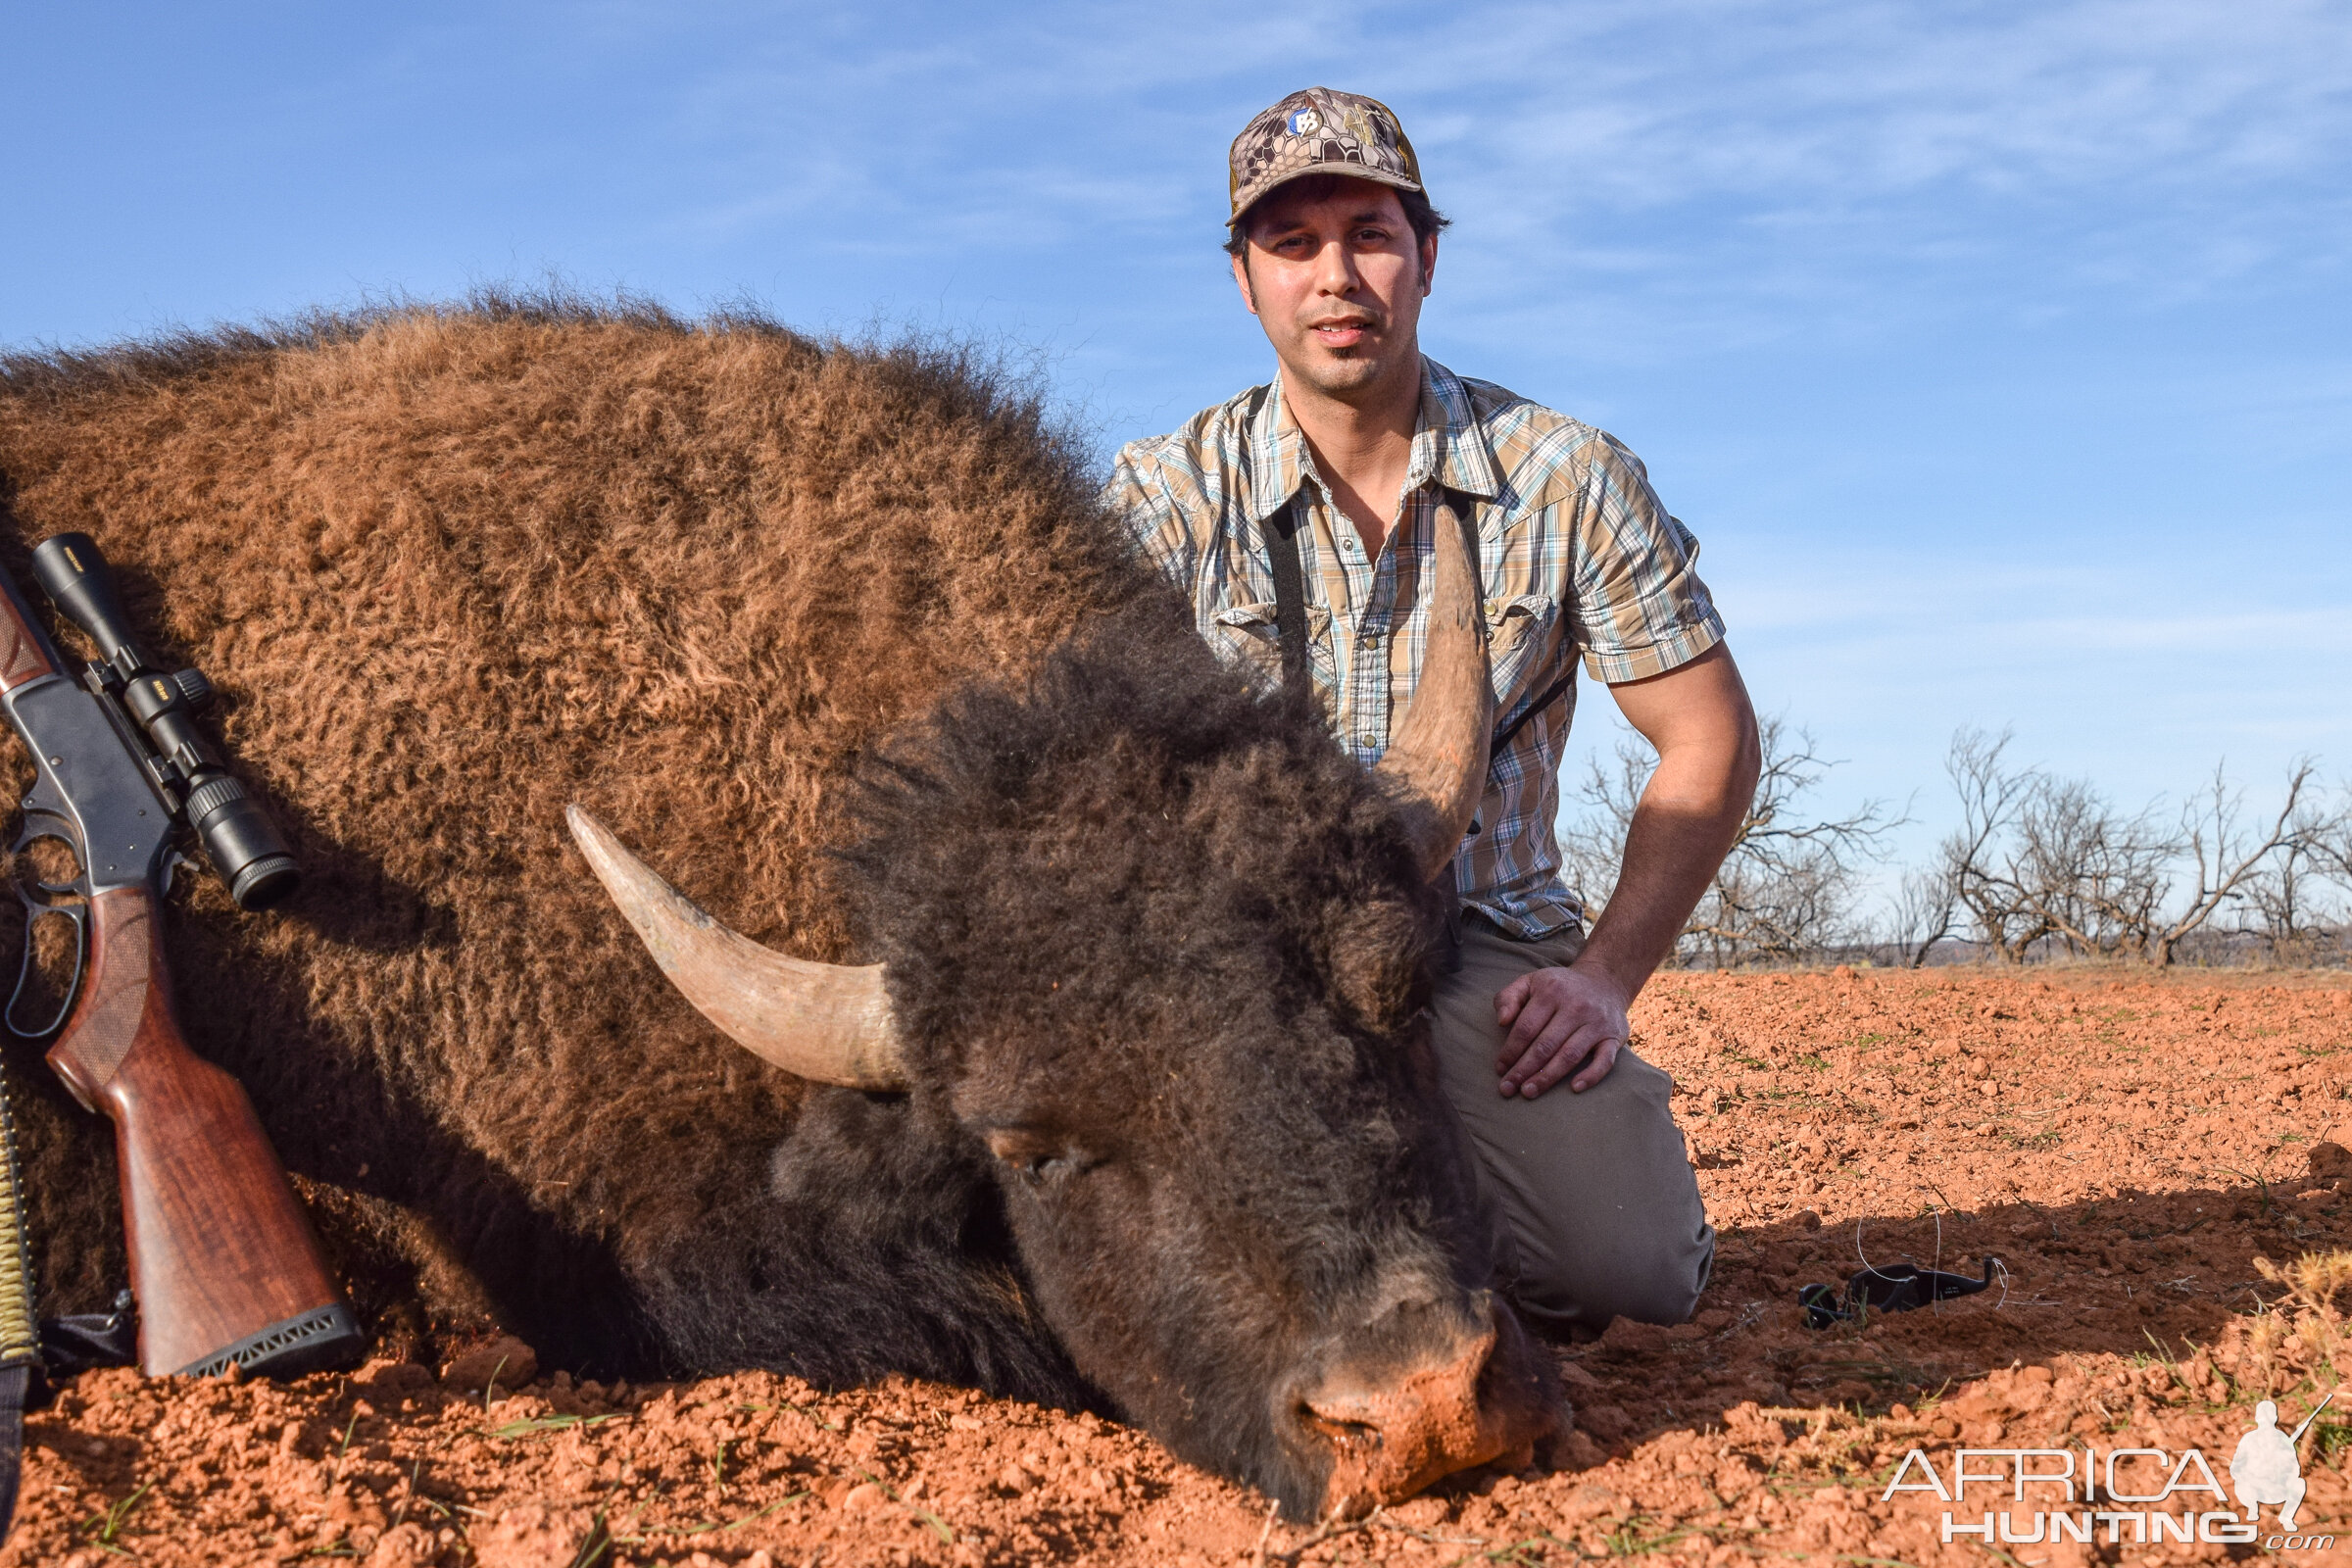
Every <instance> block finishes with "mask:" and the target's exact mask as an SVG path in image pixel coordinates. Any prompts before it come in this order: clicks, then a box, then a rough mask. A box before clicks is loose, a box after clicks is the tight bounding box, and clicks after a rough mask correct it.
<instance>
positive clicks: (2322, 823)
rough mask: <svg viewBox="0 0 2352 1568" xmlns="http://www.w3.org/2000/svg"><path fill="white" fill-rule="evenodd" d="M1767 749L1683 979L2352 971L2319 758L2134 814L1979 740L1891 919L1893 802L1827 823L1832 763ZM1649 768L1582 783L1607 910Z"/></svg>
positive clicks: (1623, 762) (2338, 854) (1772, 742)
mask: <svg viewBox="0 0 2352 1568" xmlns="http://www.w3.org/2000/svg"><path fill="white" fill-rule="evenodd" d="M1763 741H1764V771H1763V778H1762V781H1761V783H1759V784H1758V786H1757V789H1756V800H1755V805H1754V806H1753V807H1752V808H1751V809H1749V811H1748V814H1747V819H1746V821H1745V822H1744V823H1743V824H1742V825H1741V828H1740V839H1739V842H1738V843H1737V844H1735V845H1734V846H1733V848H1732V852H1731V854H1730V855H1729V856H1728V857H1726V858H1725V860H1724V862H1723V868H1722V870H1721V871H1719V872H1718V873H1717V874H1716V877H1715V882H1714V885H1713V886H1712V887H1711V888H1709V889H1708V891H1707V895H1706V897H1705V898H1703V899H1702V900H1700V902H1699V906H1698V907H1697V909H1696V910H1694V911H1693V912H1692V913H1691V922H1690V924H1689V925H1688V926H1686V927H1685V928H1684V931H1683V937H1682V941H1681V943H1680V945H1679V946H1678V948H1677V949H1676V953H1675V958H1674V961H1675V962H1677V963H1679V964H1681V965H1683V966H1685V967H1691V968H1734V967H1739V966H1742V965H1752V964H1774V963H1808V962H1823V961H1831V960H1851V959H1856V958H1867V959H1869V960H1871V961H1873V962H1878V963H1896V964H1905V965H1911V966H1915V967H1916V966H1919V965H1923V964H1930V963H1951V962H1965V961H1977V960H1992V961H2002V962H2009V963H2026V962H2033V961H2040V960H2047V959H2054V958H2109V959H2128V960H2135V961H2139V962H2145V963H2151V964H2156V965H2160V966H2161V965H2167V964H2173V963H2180V962H2192V963H2270V964H2283V965H2294V966H2338V965H2343V964H2345V963H2346V962H2347V961H2352V790H2348V789H2347V788H2345V787H2344V786H2342V785H2340V784H2339V785H2335V786H2328V785H2326V784H2324V783H2323V782H2322V780H2321V779H2320V777H2319V774H2318V770H2317V768H2316V766H2315V765H2314V764H2313V763H2312V762H2310V761H2308V760H2305V761H2300V762H2297V763H2296V764H2294V766H2292V767H2291V768H2289V769H2288V770H2287V774H2286V777H2285V779H2284V781H2283V785H2282V787H2281V788H2279V789H2278V791H2277V793H2275V794H2274V795H2272V796H2270V797H2269V798H2268V799H2265V800H2261V801H2258V802H2254V803H2249V802H2248V800H2247V798H2246V793H2245V791H2244V790H2243V789H2242V788H2241V787H2239V786H2237V785H2235V784H2232V783H2231V782H2230V781H2229V777H2228V775H2227V773H2226V772H2225V771H2224V770H2223V769H2222V768H2221V767H2219V766H2217V767H2216V768H2215V769H2214V772H2213V776H2212V778H2211V779H2210V780H2209V781H2208V782H2207V783H2206V784H2205V785H2204V786H2203V787H2202V788H2200V789H2199V790H2198V791H2196V793H2195V794H2193V795H2192V796H2190V797H2189V799H2188V800H2187V801H2186V802H2185V803H2184V804H2183V805H2182V806H2181V807H2180V809H2179V810H2178V811H2177V812H2167V811H2166V810H2164V809H2162V808H2160V807H2156V806H2149V807H2145V808H2142V809H2139V810H2137V811H2131V810H2127V809H2124V808H2122V807H2119V806H2117V805H2116V804H2115V803H2114V802H2112V801H2110V800H2109V799H2108V798H2107V796H2106V795H2105V794H2104V793H2103V792H2101V791H2100V790H2099V789H2098V787H2097V786H2096V785H2094V784H2092V783H2091V782H2089V781H2088V780H2085V779H2076V778H2065V777H2061V776H2059V775H2057V774H2053V773H2050V772H2048V771H2046V770H2044V769H2041V768H2038V767H2030V766H2025V765H2021V764H2018V763H2015V762H2013V761H2011V760H2010V759H2009V755H2008V753H2009V742H2010V737H2009V736H2008V734H2006V733H2003V734H2000V735H1988V734H1986V733H1985V732H1984V731H1982V730H1976V729H1963V730H1961V731H1960V732H1959V733H1958V734H1956V735H1954V736H1953V737H1952V747H1951V751H1950V753H1949V754H1948V755H1947V756H1946V758H1945V760H1944V772H1945V775H1946V777H1947V779H1948V780H1949V782H1950V787H1951V790H1952V793H1953V795H1954V796H1955V797H1956V800H1957V805H1958V807H1959V817H1960V825H1959V826H1958V827H1956V828H1955V829H1953V830H1952V831H1951V832H1950V833H1948V834H1947V835H1945V836H1944V838H1943V840H1942V842H1941V843H1940V844H1938V845H1937V846H1936V854H1935V857H1934V858H1933V859H1932V860H1931V861H1930V862H1929V863H1928V864H1926V865H1924V866H1915V867H1910V868H1907V869H1905V870H1904V871H1903V873H1902V877H1901V881H1900V891H1899V893H1898V894H1897V895H1896V896H1895V897H1894V898H1892V899H1891V900H1887V901H1885V902H1884V903H1883V905H1882V907H1878V908H1875V909H1873V908H1868V907H1865V903H1866V900H1865V896H1864V892H1865V886H1866V884H1867V883H1868V882H1870V881H1872V880H1875V878H1874V876H1873V872H1874V870H1875V868H1876V867H1878V866H1880V865H1882V864H1884V862H1885V861H1886V859H1887V854H1888V844H1889V842H1890V835H1891V834H1892V833H1893V832H1894V830H1895V829H1897V828H1899V827H1903V826H1906V825H1908V823H1909V821H1910V818H1909V817H1908V816H1906V815H1903V814H1900V813H1898V812H1896V811H1894V810H1893V809H1891V808H1890V807H1888V806H1887V804H1886V803H1884V802H1877V801H1871V802H1865V803H1863V805H1862V806H1861V807H1860V808H1859V809H1856V810H1854V811H1852V812H1850V813H1848V814H1846V815H1844V816H1841V817H1822V816H1818V815H1816V814H1814V813H1813V812H1812V811H1810V810H1809V809H1808V808H1807V802H1808V800H1809V798H1810V797H1811V796H1812V795H1813V794H1814V793H1815V792H1816V790H1817V788H1818V787H1819V785H1820V783H1821V781H1822V779H1823V778H1824V777H1826V776H1827V774H1828V772H1829V770H1830V768H1831V767H1832V766H1833V765H1834V764H1832V763H1831V762H1829V761H1827V760H1824V759H1823V758H1822V757H1821V756H1820V755H1819V754H1818V752H1817V751H1816V750H1815V747H1814V743H1813V738H1812V736H1811V735H1809V734H1807V733H1806V732H1805V731H1803V730H1801V729H1791V728H1790V727H1789V726H1788V725H1787V724H1785V723H1784V722H1782V721H1781V720H1779V719H1768V720H1766V721H1765V722H1764V725H1763ZM1651 764H1652V759H1651V758H1650V756H1649V755H1648V752H1647V749H1646V748H1644V747H1642V745H1641V744H1640V743H1639V742H1638V741H1634V740H1621V741H1620V742H1619V743H1618V745H1617V747H1616V750H1615V753H1614V755H1613V756H1612V757H1610V758H1608V759H1606V760H1594V761H1593V764H1592V767H1591V770H1590V772H1589V773H1588V775H1587V776H1586V778H1585V779H1584V780H1583V781H1582V782H1581V783H1576V784H1573V785H1571V786H1570V787H1569V790H1568V796H1569V807H1568V810H1567V811H1566V812H1565V813H1564V819H1563V821H1562V824H1561V848H1562V851H1563V853H1564V855H1565V857H1566V860H1567V865H1566V871H1567V876H1568V881H1569V885H1570V886H1571V887H1575V888H1577V889H1579V890H1580V891H1582V892H1583V893H1584V895H1585V898H1586V901H1587V903H1588V905H1589V906H1590V907H1591V910H1592V912H1593V913H1595V914H1596V913H1598V911H1599V910H1600V909H1601V907H1604V906H1605V905H1606V904H1607V902H1608V897H1609V893H1610V891H1611V890H1612V888H1613V887H1614V886H1615V882H1616V876H1617V864H1618V858H1619V856H1620V855H1621V853H1622V852H1623V850H1624V847H1625V835H1626V830H1627V828H1628V826H1629V825H1630V824H1631V823H1632V821H1633V814H1634V809H1635V804H1636V803H1637V802H1638V801H1639V800H1640V799H1641V795H1642V786H1643V785H1644V784H1645V783H1647V782H1648V778H1649V769H1650V766H1651Z"/></svg>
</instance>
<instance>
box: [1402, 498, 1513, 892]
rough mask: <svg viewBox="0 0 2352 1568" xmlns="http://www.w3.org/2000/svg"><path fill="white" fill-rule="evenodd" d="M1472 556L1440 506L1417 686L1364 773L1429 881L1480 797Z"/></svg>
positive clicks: (1479, 659)
mask: <svg viewBox="0 0 2352 1568" xmlns="http://www.w3.org/2000/svg"><path fill="white" fill-rule="evenodd" d="M1473 548H1474V547H1473V545H1472V541H1471V539H1470V535H1469V533H1468V531H1467V530H1466V529H1464V528H1463V526H1462V521H1461V517H1460V515H1458V514H1457V513H1456V512H1455V511H1454V509H1453V506H1452V504H1451V503H1450V502H1441V503H1440V504H1439V506H1438V515H1437V540H1436V544H1435V548H1434V549H1433V550H1432V551H1431V553H1430V556H1431V564H1432V569H1433V574H1434V576H1435V579H1436V580H1435V582H1434V583H1433V584H1432V586H1431V589H1430V602H1429V637H1428V640H1427V642H1426V643H1425V644H1424V645H1423V648H1422V654H1421V680H1420V684H1419V685H1418V686H1416V687H1415V688H1414V691H1413V702H1412V706H1411V707H1410V708H1408V709H1406V710H1405V714H1404V719H1403V722H1401V723H1399V724H1398V725H1397V738H1396V740H1395V742H1394V743H1393V744H1391V746H1390V747H1389V749H1388V752H1387V753H1386V754H1385V755H1384V756H1383V757H1382V758H1381V760H1380V762H1379V765H1378V766H1377V767H1376V768H1375V769H1374V771H1375V772H1377V773H1378V774H1379V775H1380V776H1381V777H1382V778H1383V779H1385V780H1387V781H1388V782H1389V784H1390V786H1391V788H1392V789H1393V790H1394V791H1395V793H1396V794H1397V797H1398V801H1399V808H1400V809H1401V811H1402V813H1403V816H1404V820H1405V829H1406V831H1407V832H1408V833H1410V834H1411V835H1412V839H1413V843H1414V846H1415V847H1416V848H1417V849H1418V850H1419V851H1420V854H1421V866H1422V870H1423V872H1424V873H1425V874H1426V875H1427V876H1428V877H1430V878H1431V879H1433V880H1434V879H1435V878H1436V877H1437V875H1438V874H1439V873H1440V872H1442V871H1444V870H1445V869H1446V865H1447V864H1449V863H1450V862H1451V861H1452V859H1453V856H1454V852H1455V851H1456V850H1457V849H1459V848H1460V847H1461V842H1462V835H1463V834H1464V833H1465V832H1467V831H1469V827H1470V818H1471V817H1472V815H1474V814H1475V813H1476V812H1477V810H1478V803H1479V799H1480V797H1482V796H1483V795H1485V794H1486V789H1487V742H1488V738H1489V736H1490V734H1491V732H1492V731H1493V730H1494V727H1495V693H1494V690H1493V688H1492V687H1491V686H1490V685H1489V683H1488V677H1487V623H1486V617H1485V615H1483V614H1482V613H1480V612H1481V606H1480V603H1479V600H1480V597H1481V595H1480V589H1479V581H1478V564H1477V557H1476V555H1475V554H1473Z"/></svg>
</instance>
